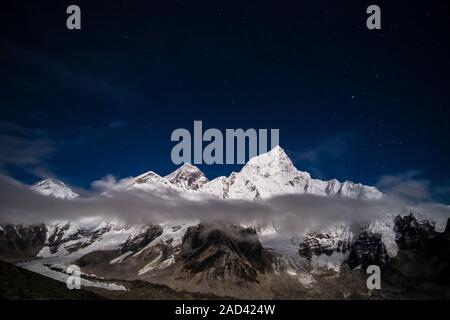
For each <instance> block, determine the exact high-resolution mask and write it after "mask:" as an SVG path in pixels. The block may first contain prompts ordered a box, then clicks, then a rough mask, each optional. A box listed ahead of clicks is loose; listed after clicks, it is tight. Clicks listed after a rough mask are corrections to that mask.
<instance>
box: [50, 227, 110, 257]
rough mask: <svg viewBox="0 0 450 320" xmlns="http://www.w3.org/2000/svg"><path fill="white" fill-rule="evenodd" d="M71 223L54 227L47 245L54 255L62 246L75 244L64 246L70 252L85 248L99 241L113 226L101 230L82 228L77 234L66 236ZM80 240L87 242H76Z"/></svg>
mask: <svg viewBox="0 0 450 320" xmlns="http://www.w3.org/2000/svg"><path fill="white" fill-rule="evenodd" d="M69 228H70V223H66V224H63V225H55V226H53V228H52V230H51V232H50V234H49V237H48V239H47V242H46V245H47V246H48V247H49V249H50V253H51V254H54V253H56V252H57V251H58V249H59V248H60V247H61V245H63V244H65V243H68V242H73V245H68V246H64V249H65V250H67V251H68V252H74V251H77V250H79V249H81V248H85V247H87V246H89V245H91V244H92V243H93V242H95V241H96V240H97V239H99V238H100V237H101V236H102V235H103V234H105V233H106V232H108V231H109V230H111V228H112V226H111V225H105V226H103V227H101V228H92V227H82V228H80V229H78V230H77V232H75V233H72V234H69V235H68V236H66V231H67V230H69ZM80 239H86V240H85V241H76V240H80Z"/></svg>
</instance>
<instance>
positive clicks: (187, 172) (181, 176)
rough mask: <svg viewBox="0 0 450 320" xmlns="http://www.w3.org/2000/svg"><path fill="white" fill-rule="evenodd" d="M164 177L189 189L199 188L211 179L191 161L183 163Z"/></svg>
mask: <svg viewBox="0 0 450 320" xmlns="http://www.w3.org/2000/svg"><path fill="white" fill-rule="evenodd" d="M164 178H166V179H167V180H168V181H170V182H171V183H172V184H174V185H176V186H177V187H179V188H182V189H187V190H198V189H199V188H200V187H201V186H203V185H204V184H206V183H207V182H208V181H209V180H208V178H207V177H206V176H205V175H204V174H203V172H201V171H200V169H199V168H197V167H196V166H194V165H192V164H190V163H185V164H183V165H182V166H181V167H179V168H178V169H177V170H175V171H174V172H172V173H171V174H169V175H167V176H165V177H164Z"/></svg>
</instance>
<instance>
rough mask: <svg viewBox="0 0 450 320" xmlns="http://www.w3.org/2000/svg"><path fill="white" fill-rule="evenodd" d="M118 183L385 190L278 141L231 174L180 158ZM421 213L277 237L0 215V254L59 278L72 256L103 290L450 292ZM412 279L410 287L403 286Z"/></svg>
mask: <svg viewBox="0 0 450 320" xmlns="http://www.w3.org/2000/svg"><path fill="white" fill-rule="evenodd" d="M31 189H32V190H34V191H35V192H38V193H41V194H43V195H46V196H53V197H56V198H61V199H67V200H70V201H77V199H79V198H82V197H81V196H80V195H78V194H77V193H75V192H74V191H73V190H72V189H71V188H70V187H69V186H67V185H66V184H64V183H63V182H61V181H59V180H57V179H46V180H43V181H40V182H38V183H36V184H34V185H33V186H31ZM115 190H116V191H119V192H120V190H127V191H128V192H132V191H133V190H139V191H145V192H164V191H167V190H170V191H173V192H176V193H177V194H179V195H181V196H182V197H186V198H188V199H202V198H205V197H212V198H217V199H223V201H227V199H244V200H251V201H259V200H262V199H269V198H271V197H274V196H277V195H285V194H312V195H315V196H318V197H343V198H353V199H360V200H377V199H382V198H383V197H384V195H383V193H381V192H380V191H379V190H377V189H376V188H375V187H371V186H366V185H362V184H359V183H353V182H350V181H345V182H339V181H338V180H335V179H333V180H330V181H322V180H319V179H314V178H312V177H311V176H310V174H309V173H307V172H304V171H300V170H297V168H295V166H294V164H293V163H292V161H291V160H290V158H289V157H288V155H287V154H286V153H285V152H284V150H283V149H282V148H281V147H279V146H277V147H275V148H274V149H272V150H271V151H269V152H267V153H265V154H261V155H259V156H257V157H254V158H252V159H250V160H249V161H248V163H247V164H246V165H245V166H244V167H243V168H242V170H241V171H239V172H233V173H231V175H230V176H228V177H225V176H222V177H218V178H215V179H213V180H209V179H208V178H207V177H206V176H205V175H204V174H203V173H202V172H201V171H200V170H199V169H198V168H197V167H195V166H193V165H191V164H184V165H182V166H181V167H180V168H178V169H177V170H175V171H174V172H172V173H170V174H169V175H166V176H160V175H158V174H157V173H155V172H153V171H149V172H146V173H143V174H141V175H138V176H136V177H134V178H130V179H126V180H125V181H124V182H121V183H120V184H119V185H118V186H115ZM105 193H106V194H104V195H108V194H107V193H108V192H107V191H106V192H105ZM418 218H421V217H420V215H418V214H417V213H416V214H415V215H414V214H411V215H407V216H401V215H399V214H398V213H396V212H386V213H383V214H382V215H380V217H379V218H377V219H376V220H373V221H371V222H370V223H368V224H365V225H354V224H352V223H348V222H346V223H342V224H330V225H328V226H326V227H325V228H323V227H322V228H320V229H318V230H309V231H308V232H307V233H306V234H299V235H298V236H297V237H287V238H286V237H285V238H283V237H280V235H279V234H278V231H277V227H276V225H236V224H228V223H224V222H217V223H215V222H214V223H211V222H209V223H205V222H202V221H167V222H165V223H161V224H152V225H127V224H125V223H123V222H121V221H106V220H105V219H103V218H100V217H92V218H83V219H78V220H76V221H43V222H42V223H41V224H37V225H36V224H34V225H27V224H25V223H24V224H21V225H11V224H9V225H0V259H2V260H5V261H10V262H14V263H16V264H17V265H18V266H20V267H23V268H25V269H28V270H29V271H34V272H37V273H40V274H42V275H45V276H47V277H50V278H53V279H56V280H59V281H65V280H66V279H67V275H66V273H65V269H66V268H67V266H68V265H70V264H76V265H78V266H79V267H80V268H81V270H82V272H83V281H82V285H83V286H84V287H89V288H96V290H104V291H105V292H113V291H115V292H119V291H125V292H127V291H133V290H132V289H131V288H134V287H135V286H133V285H131V284H132V283H133V281H144V283H151V284H152V285H155V284H156V285H161V286H167V287H168V288H171V289H173V290H178V291H180V290H181V291H183V292H191V293H195V294H206V295H214V296H219V297H233V298H290V299H292V298H336V299H342V298H349V297H356V298H373V297H376V298H398V297H411V294H412V295H417V296H420V297H422V296H423V297H428V296H438V297H447V295H448V294H449V290H448V288H449V287H450V286H449V284H450V282H449V281H448V276H445V274H446V273H445V272H447V271H448V270H449V263H448V262H449V261H450V259H448V257H449V256H450V255H449V232H450V230H449V225H448V223H447V226H445V225H442V223H441V225H437V224H436V223H435V222H433V221H428V220H424V219H421V220H420V219H418ZM437 230H440V231H442V232H438V231H437ZM280 238H282V239H283V240H282V241H280V240H279V239H280ZM436 245H438V247H435V246H436ZM427 263H428V264H427ZM372 264H376V265H379V266H380V267H381V268H382V270H383V272H384V271H386V274H388V275H389V278H387V279H384V282H383V286H385V287H387V288H389V290H387V291H384V290H381V291H380V292H373V291H371V290H368V289H367V287H365V273H364V271H365V269H366V268H367V267H368V266H369V265H372ZM420 264H426V267H423V268H421V267H420V266H419V265H420ZM431 272H434V274H433V275H430V273H431ZM447 274H449V273H448V272H447ZM417 279H421V282H420V283H423V282H425V283H426V285H428V286H429V287H431V288H432V289H430V290H431V293H430V292H429V291H430V290H428V291H427V290H425V291H424V290H423V288H422V287H420V286H419V287H415V286H414V285H410V282H409V281H416V285H417ZM405 283H406V285H405ZM408 286H409V287H410V292H409V293H405V290H406V289H405V288H407V287H408ZM99 288H100V289H99ZM411 288H412V289H411ZM105 289H106V290H105Z"/></svg>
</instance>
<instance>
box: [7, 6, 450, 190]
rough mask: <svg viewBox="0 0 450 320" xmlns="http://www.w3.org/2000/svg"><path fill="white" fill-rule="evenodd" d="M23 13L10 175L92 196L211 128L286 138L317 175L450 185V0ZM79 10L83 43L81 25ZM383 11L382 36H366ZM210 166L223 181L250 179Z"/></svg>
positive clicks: (10, 43)
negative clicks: (182, 134) (373, 8)
mask: <svg viewBox="0 0 450 320" xmlns="http://www.w3.org/2000/svg"><path fill="white" fill-rule="evenodd" d="M9 2H10V3H9V4H6V3H4V2H2V10H1V14H0V17H1V18H0V20H1V22H0V23H1V25H0V26H1V31H0V33H1V34H2V37H1V44H0V49H1V50H0V88H1V90H0V110H1V117H0V157H1V159H0V172H2V173H3V174H7V175H9V176H13V177H15V178H16V179H19V180H21V181H23V182H25V183H33V182H35V181H37V180H39V179H40V178H41V177H46V176H56V177H58V178H60V179H61V180H63V181H66V182H67V183H69V184H71V185H74V186H79V187H84V188H88V187H89V186H90V183H91V182H92V181H94V180H97V179H100V178H101V177H103V176H105V175H107V174H113V175H115V176H117V177H118V178H123V177H127V176H134V175H138V174H140V173H143V172H145V171H148V170H153V171H155V172H157V173H159V174H161V175H165V174H168V173H169V172H171V171H172V170H174V169H175V168H176V166H175V165H173V164H172V163H171V159H170V152H171V149H172V147H173V146H174V145H175V143H174V142H171V141H170V135H171V132H172V131H173V130H174V129H176V128H187V129H189V130H190V131H191V132H192V127H193V121H194V120H202V121H203V125H204V127H205V129H206V128H219V129H225V128H244V129H247V128H267V129H270V128H279V129H280V144H281V146H282V147H283V148H284V149H285V150H286V151H287V152H288V154H289V155H290V156H291V157H292V159H293V161H294V163H295V165H296V166H297V168H299V169H301V170H307V171H309V172H310V173H311V174H312V175H313V177H318V178H323V179H331V178H337V179H339V180H347V179H348V180H352V181H355V182H362V183H365V184H370V185H374V184H376V183H377V181H378V180H379V179H380V177H381V176H383V175H396V174H402V173H406V174H410V175H411V176H414V177H417V178H419V179H425V180H429V181H431V183H432V185H433V186H436V187H439V188H440V189H439V190H445V187H446V186H449V185H450V170H449V164H450V143H449V140H450V128H449V118H450V117H449V115H450V101H449V88H450V85H449V84H450V78H449V75H450V68H449V62H448V59H449V57H450V50H449V35H448V29H449V24H450V23H449V21H450V4H449V2H448V1H427V2H424V1H421V2H419V3H417V4H414V3H413V2H411V1H395V4H392V2H393V1H353V2H352V3H350V4H349V3H348V1H345V3H344V2H343V1H321V0H318V1H310V2H306V1H298V0H297V1H286V2H285V1H271V2H268V1H267V2H265V1H217V2H216V1H202V2H199V1H188V0H185V1H172V0H164V1H116V0H115V1H78V0H77V1H45V4H42V3H40V1H39V3H38V1H9ZM93 2H95V4H93ZM70 4H77V5H79V6H80V7H81V12H82V29H81V30H79V31H69V30H68V29H67V28H66V18H67V16H68V15H67V14H66V13H65V11H66V8H67V6H68V5H70ZM370 4H378V5H379V6H380V7H381V11H382V30H375V31H370V30H368V29H367V28H366V18H367V16H368V15H367V14H366V13H365V11H366V8H367V6H368V5H370ZM199 167H200V169H201V170H202V171H204V172H205V174H206V175H207V176H208V177H209V178H214V177H216V176H219V175H228V174H229V173H230V172H231V171H232V170H238V169H239V167H238V166H231V165H213V166H207V165H201V166H199ZM447 190H448V189H447Z"/></svg>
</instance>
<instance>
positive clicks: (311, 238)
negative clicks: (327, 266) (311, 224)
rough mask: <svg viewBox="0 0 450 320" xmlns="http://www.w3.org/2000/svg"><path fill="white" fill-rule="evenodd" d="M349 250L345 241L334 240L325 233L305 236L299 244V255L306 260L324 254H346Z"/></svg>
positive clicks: (348, 244) (348, 245)
mask: <svg viewBox="0 0 450 320" xmlns="http://www.w3.org/2000/svg"><path fill="white" fill-rule="evenodd" d="M349 249H350V243H348V242H347V241H342V240H336V239H335V238H334V237H333V236H332V235H330V234H327V233H313V234H307V235H306V236H305V238H304V240H303V242H301V243H300V244H299V254H300V255H301V256H303V257H305V258H307V259H309V260H310V259H311V258H312V256H314V255H315V256H320V255H322V254H325V255H327V256H330V255H331V254H333V252H335V251H336V252H342V253H346V252H347V251H348V250H349Z"/></svg>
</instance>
